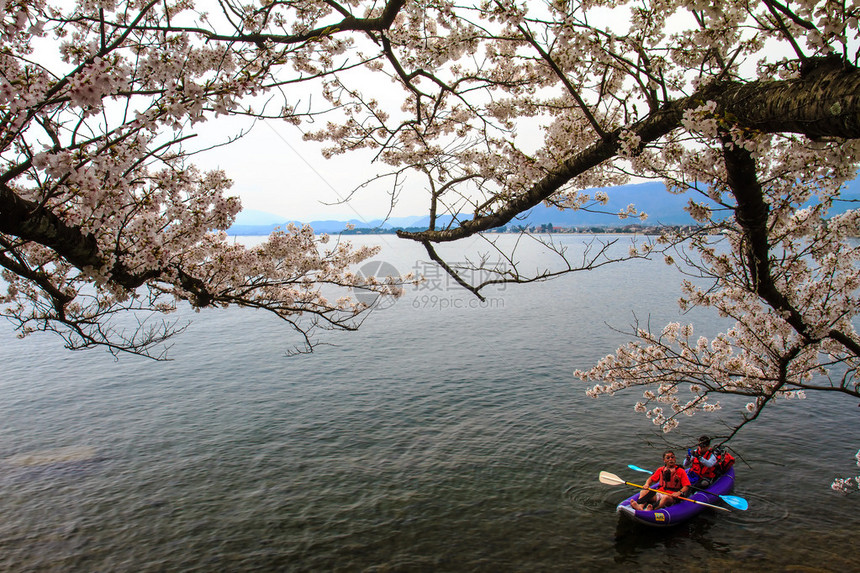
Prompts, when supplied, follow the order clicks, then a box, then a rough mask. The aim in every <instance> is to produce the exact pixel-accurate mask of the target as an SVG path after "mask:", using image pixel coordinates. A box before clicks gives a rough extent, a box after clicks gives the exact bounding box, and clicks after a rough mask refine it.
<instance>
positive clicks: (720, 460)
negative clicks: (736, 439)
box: [714, 452, 735, 474]
mask: <svg viewBox="0 0 860 573" xmlns="http://www.w3.org/2000/svg"><path fill="white" fill-rule="evenodd" d="M733 465H735V458H734V456H733V455H732V454H730V453H729V452H720V453H719V454H718V455H717V465H715V466H714V468H716V470H717V472H719V473H721V474H724V473H726V472H727V471H729V468H731V467H732V466H733Z"/></svg>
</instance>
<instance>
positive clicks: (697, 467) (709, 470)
mask: <svg viewBox="0 0 860 573" xmlns="http://www.w3.org/2000/svg"><path fill="white" fill-rule="evenodd" d="M698 451H699V450H698V448H697V449H696V452H695V453H696V456H695V457H694V458H693V463H692V465H691V466H690V469H691V470H692V471H693V473H694V474H696V475H697V476H699V477H701V478H702V479H711V478H714V477H716V476H717V470H718V468H719V465H720V460H719V458H717V463H715V464H714V465H713V466H712V467H708V466H706V465H705V464H703V463H702V462H700V461H699V455H701V456H702V457H703V458H707V457H709V456H711V455H712V454H713V455H716V454H714V450H711V449H707V450H705V452H704V453H703V454H699V453H698ZM733 461H734V460H733Z"/></svg>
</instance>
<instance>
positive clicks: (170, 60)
mask: <svg viewBox="0 0 860 573" xmlns="http://www.w3.org/2000/svg"><path fill="white" fill-rule="evenodd" d="M400 4H401V3H400V2H396V1H395V2H392V3H391V4H390V5H389V6H383V7H380V8H379V9H378V10H377V12H378V13H374V14H368V16H367V17H366V18H353V17H351V16H345V15H344V14H342V13H339V12H338V11H337V10H336V9H335V8H333V7H330V6H326V5H324V4H318V3H315V2H296V3H277V4H276V3H264V4H263V5H261V6H258V7H246V6H240V5H238V4H236V5H234V4H231V3H229V2H217V3H215V2H212V3H209V5H208V8H209V9H210V10H211V11H210V12H208V13H207V12H204V11H202V10H198V9H195V8H194V7H193V5H192V3H190V2H185V1H178V2H172V1H167V2H162V1H155V0H143V1H130V2H113V1H111V0H106V1H103V2H102V1H90V0H82V1H80V2H78V3H77V4H71V3H69V2H58V3H56V4H51V3H49V2H46V1H43V0H2V1H0V7H2V10H0V14H2V16H0V267H2V269H3V275H2V278H3V281H4V282H5V283H6V285H5V287H6V288H5V294H2V295H0V305H2V314H3V315H4V316H6V317H7V318H9V319H11V320H13V321H14V322H15V323H16V324H17V327H18V331H19V333H20V335H22V336H24V335H27V334H28V333H30V332H33V331H37V330H47V331H55V332H58V333H60V334H61V335H62V336H64V337H65V340H66V342H67V345H68V346H69V347H70V348H86V347H91V346H106V347H107V348H109V349H110V350H111V351H112V352H115V353H116V352H131V353H136V354H142V355H147V356H151V357H155V358H161V357H163V356H164V349H165V346H164V342H165V341H166V340H167V339H168V338H169V337H170V336H172V335H173V334H175V333H177V332H178V331H181V330H182V328H183V327H182V326H178V325H177V324H174V323H170V322H167V321H166V320H164V319H162V318H160V317H162V316H163V315H165V314H166V313H169V312H171V311H173V310H175V309H176V305H177V302H178V301H187V302H188V303H190V304H191V306H192V307H194V308H196V309H200V308H204V307H221V306H242V307H251V308H257V309H264V310H266V311H269V312H271V313H274V314H275V315H276V316H278V317H280V318H281V319H283V320H285V321H287V322H289V323H290V324H292V325H293V326H295V327H296V328H297V329H299V330H300V331H301V332H302V334H303V335H304V336H305V338H304V342H305V343H306V344H308V345H310V343H311V342H312V339H311V338H310V335H311V332H312V331H313V329H314V328H315V327H329V328H344V329H352V328H355V327H356V326H357V324H358V322H359V321H360V318H359V314H360V313H361V312H362V311H363V310H365V309H366V305H364V304H360V303H358V302H357V301H356V300H355V299H354V298H353V297H352V296H351V294H352V290H351V289H353V288H365V289H370V290H374V291H376V292H379V293H395V292H396V290H397V287H396V285H395V284H394V283H393V282H392V281H388V282H385V281H383V282H381V283H380V282H378V281H376V280H375V279H373V278H371V279H366V278H364V277H362V276H361V275H360V274H356V273H353V272H352V271H351V270H350V269H351V268H352V267H353V266H354V265H355V264H356V263H358V262H360V261H362V260H364V259H366V258H367V257H368V256H371V255H372V254H373V250H372V249H367V248H359V249H355V248H352V247H351V246H350V245H349V244H348V243H345V242H330V241H329V240H328V238H327V237H324V236H323V237H316V236H315V235H314V233H313V231H312V230H311V229H310V228H293V227H290V228H288V229H285V230H283V231H279V232H277V233H275V234H273V235H272V236H271V237H270V238H269V240H268V241H266V242H265V243H264V244H262V245H259V246H257V247H254V248H245V247H242V246H239V245H236V244H231V243H230V242H229V241H228V240H227V237H226V234H225V233H224V230H226V229H227V228H228V227H229V226H230V224H231V223H232V222H233V220H234V218H235V215H236V213H237V212H238V211H239V210H240V204H239V201H238V199H236V198H235V197H231V196H229V195H228V192H229V189H230V186H231V181H230V179H229V178H228V176H227V174H225V173H223V172H219V171H210V172H203V171H201V170H199V169H197V168H196V167H195V166H194V165H193V163H191V159H193V155H194V154H195V153H200V152H203V151H205V149H206V147H207V146H212V145H215V144H217V142H201V143H196V141H195V127H196V126H198V124H199V123H200V122H205V121H210V120H212V119H214V118H216V117H217V116H219V115H229V114H241V115H249V116H253V117H255V118H261V117H268V118H277V119H279V120H282V121H287V122H293V123H296V122H300V121H301V120H302V119H303V118H305V117H307V116H308V115H309V113H310V112H309V111H304V112H300V111H298V110H297V109H296V108H295V107H294V104H295V103H298V102H299V101H300V99H299V98H297V97H293V96H292V95H291V93H292V92H291V91H290V90H291V88H292V85H293V84H297V83H311V82H314V81H319V79H320V78H322V77H325V76H326V75H328V74H334V73H342V72H344V71H345V70H347V69H348V68H349V67H351V66H353V65H355V63H353V62H351V61H348V59H338V54H340V53H341V52H343V50H344V49H345V47H346V46H348V45H349V40H348V39H343V40H342V39H340V36H341V35H343V34H346V33H349V32H351V31H355V30H361V31H371V30H377V31H382V30H385V29H387V28H388V27H389V26H390V25H391V23H392V19H393V16H394V14H395V13H396V12H397V10H398V9H399V7H400ZM329 20H330V21H331V22H330V23H329ZM323 21H325V23H323ZM264 27H269V28H270V29H271V30H274V31H272V32H271V33H269V34H264V33H262V32H261V30H262V29H263V28H264ZM302 93H304V92H302ZM260 98H265V99H263V104H262V105H261V107H260V108H258V109H257V110H256V111H255V110H254V108H253V104H254V103H256V102H258V101H259V100H260ZM240 135H241V134H235V136H240ZM153 316H154V317H155V319H153Z"/></svg>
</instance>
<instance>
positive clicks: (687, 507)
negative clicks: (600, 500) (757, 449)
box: [616, 468, 735, 527]
mask: <svg viewBox="0 0 860 573" xmlns="http://www.w3.org/2000/svg"><path fill="white" fill-rule="evenodd" d="M688 473H689V472H688ZM690 481H691V482H693V478H691V479H690ZM695 485H696V484H695V482H693V486H695ZM734 486H735V469H734V468H729V471H727V472H726V473H724V474H723V475H721V476H720V477H718V478H717V479H716V480H715V481H714V483H712V484H711V486H710V487H708V489H707V490H706V491H698V490H694V491H693V493H692V494H690V495H689V496H687V497H689V499H695V500H696V501H701V502H704V503H709V504H711V505H721V500H720V497H719V496H721V495H726V494H727V493H729V492H730V491H732V488H734ZM638 496H639V492H638V491H637V492H636V493H635V494H633V495H631V496H630V497H628V498H627V499H625V500H624V501H622V502H621V503H619V504H618V507H617V508H616V511H618V513H620V514H622V515H626V516H627V517H629V518H630V519H632V520H634V521H637V522H639V523H642V524H644V525H650V526H652V527H666V526H669V525H677V524H679V523H682V522H684V521H687V520H688V519H690V518H691V517H694V516H696V515H698V514H700V513H702V512H703V511H704V510H706V509H709V508H708V507H707V506H705V505H700V504H698V503H693V502H690V501H679V502H678V503H676V504H674V505H670V506H669V507H666V508H663V509H658V510H653V511H640V510H636V509H633V508H632V507H630V501H631V500H634V499H636V498H637V497H638Z"/></svg>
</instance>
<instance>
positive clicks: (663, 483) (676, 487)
mask: <svg viewBox="0 0 860 573" xmlns="http://www.w3.org/2000/svg"><path fill="white" fill-rule="evenodd" d="M652 486H655V489H659V490H660V491H659V492H655V491H652V490H647V489H643V490H642V491H641V492H639V497H638V498H637V499H634V500H633V501H631V502H630V507H632V508H633V509H638V510H642V509H644V510H646V511H651V510H654V509H662V508H664V507H668V506H670V505H672V504H673V503H675V502H677V501H678V498H679V497H685V496H686V495H687V491H688V490H689V489H690V478H688V477H687V472H685V471H684V468H682V467H680V466H678V465H677V464H676V461H675V453H674V452H671V451H666V452H664V453H663V466H662V467H660V468H657V470H656V471H655V472H654V473H653V474H651V476H650V477H649V478H648V481H646V482H645V487H652Z"/></svg>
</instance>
